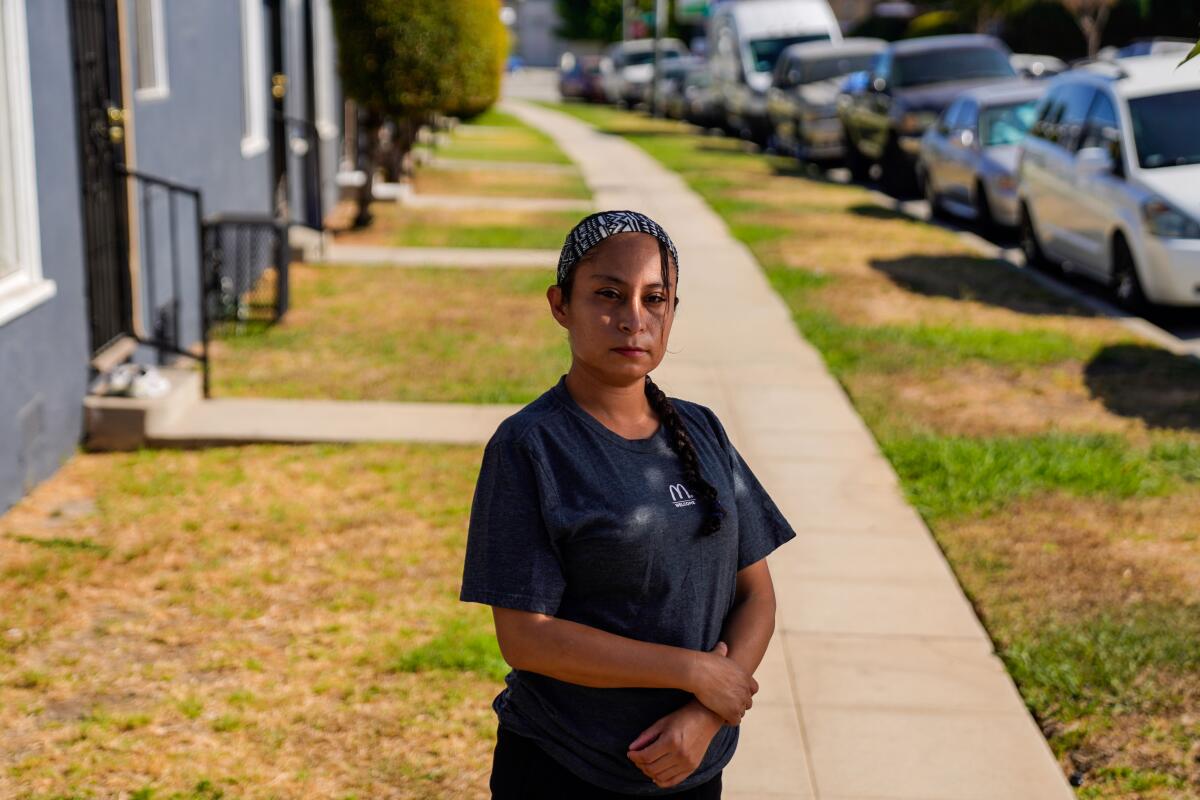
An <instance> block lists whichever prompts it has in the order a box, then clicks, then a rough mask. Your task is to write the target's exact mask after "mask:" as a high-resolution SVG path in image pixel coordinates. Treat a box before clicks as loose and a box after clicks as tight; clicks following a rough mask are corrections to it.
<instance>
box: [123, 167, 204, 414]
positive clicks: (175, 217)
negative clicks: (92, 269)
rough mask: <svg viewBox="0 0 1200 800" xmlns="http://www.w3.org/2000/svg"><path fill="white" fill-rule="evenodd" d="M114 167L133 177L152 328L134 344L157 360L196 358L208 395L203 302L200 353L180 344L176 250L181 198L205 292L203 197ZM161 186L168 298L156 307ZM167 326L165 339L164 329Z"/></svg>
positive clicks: (189, 189)
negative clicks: (188, 212)
mask: <svg viewBox="0 0 1200 800" xmlns="http://www.w3.org/2000/svg"><path fill="white" fill-rule="evenodd" d="M114 168H115V169H116V170H117V172H118V173H119V174H121V175H123V176H125V177H126V178H129V179H131V180H133V181H134V182H135V183H136V184H137V186H138V204H139V207H140V208H141V211H142V213H141V215H140V228H141V242H142V247H141V248H140V253H141V264H142V267H143V269H142V273H143V275H144V277H145V281H146V291H145V296H146V298H147V301H148V304H149V309H150V313H151V314H152V321H151V325H152V327H153V330H154V334H153V336H152V337H150V338H147V337H144V336H141V335H138V334H137V332H136V330H135V331H134V336H133V338H134V339H135V340H136V341H137V342H138V344H143V345H146V346H148V347H153V348H155V350H157V351H158V353H159V359H160V363H161V359H162V354H163V353H164V352H167V353H172V354H174V355H178V356H185V357H187V358H191V359H194V360H196V361H199V362H200V364H201V365H202V367H203V372H204V396H205V397H208V396H209V359H208V336H207V333H206V332H207V330H208V320H207V319H206V318H205V316H204V303H203V302H202V303H201V304H200V305H201V311H200V313H201V317H200V330H201V332H202V336H201V339H202V349H201V353H200V354H199V355H197V354H196V353H194V352H192V351H190V350H185V349H183V347H181V339H182V326H181V321H180V289H181V287H182V283H183V278H182V275H181V264H180V259H181V254H180V251H179V238H180V236H179V233H180V231H179V211H178V200H179V198H180V197H181V196H182V197H185V198H187V199H188V200H190V201H191V203H192V210H193V222H194V225H195V236H196V258H197V261H196V264H197V268H198V270H199V272H200V275H199V290H200V297H204V295H205V279H204V269H203V265H204V263H205V253H204V222H203V220H204V198H203V195H202V194H201V192H200V189H198V188H196V187H195V186H188V185H185V184H182V183H179V182H177V181H173V180H170V179H167V178H163V177H160V176H158V175H151V174H149V173H145V172H141V171H139V170H136V169H130V168H129V167H126V166H125V165H123V164H116V165H114ZM155 188H157V189H161V190H163V191H164V192H165V193H166V197H167V220H168V229H169V230H168V235H169V237H170V246H169V252H170V261H171V265H170V266H171V269H170V273H169V274H170V276H171V283H172V286H171V297H170V300H168V301H167V302H166V303H164V304H162V305H158V306H156V303H157V294H158V293H157V291H156V288H157V287H156V278H157V276H156V272H157V271H156V270H155V268H154V265H155V256H156V251H155V247H154V243H155V236H154V234H155V228H154V213H153V206H152V200H153V198H152V196H151V190H152V189H155ZM168 328H169V329H170V336H169V338H168V335H167V329H168Z"/></svg>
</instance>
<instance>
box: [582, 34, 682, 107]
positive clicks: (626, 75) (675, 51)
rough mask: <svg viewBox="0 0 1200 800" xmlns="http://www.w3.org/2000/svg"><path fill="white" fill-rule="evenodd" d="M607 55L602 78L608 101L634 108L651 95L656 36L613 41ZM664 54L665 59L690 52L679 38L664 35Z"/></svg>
mask: <svg viewBox="0 0 1200 800" xmlns="http://www.w3.org/2000/svg"><path fill="white" fill-rule="evenodd" d="M606 55H607V56H608V58H609V62H608V63H606V64H605V68H604V70H603V76H602V78H601V82H602V83H603V85H604V95H605V97H606V99H607V100H608V102H610V103H613V104H615V105H620V106H625V107H626V108H632V107H633V106H636V105H640V104H641V103H644V102H646V101H647V100H648V99H649V97H650V84H651V83H652V82H653V81H654V40H653V39H631V40H630V41H627V42H617V43H615V44H613V45H610V46H609V48H608V51H607V52H606ZM660 55H661V58H662V59H663V61H664V62H669V61H671V60H672V59H677V58H682V57H684V56H687V55H689V53H688V49H687V46H686V45H685V44H684V43H683V42H681V41H679V40H678V39H663V40H662V42H661V53H660Z"/></svg>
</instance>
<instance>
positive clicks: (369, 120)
mask: <svg viewBox="0 0 1200 800" xmlns="http://www.w3.org/2000/svg"><path fill="white" fill-rule="evenodd" d="M380 122H381V121H380V119H379V117H378V116H376V115H375V114H372V113H368V114H364V115H363V119H362V125H361V128H360V133H359V136H360V139H359V141H360V142H361V144H362V147H361V149H360V150H359V153H358V169H359V170H361V171H362V172H363V174H365V175H366V180H364V181H363V184H362V186H360V187H358V193H357V197H356V198H355V202H356V203H357V205H358V208H357V210H356V213H355V215H354V227H356V228H365V227H366V226H367V225H370V224H371V201H372V199H373V192H374V184H375V169H376V167H377V165H378V162H379V128H380Z"/></svg>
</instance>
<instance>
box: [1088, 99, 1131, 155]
mask: <svg viewBox="0 0 1200 800" xmlns="http://www.w3.org/2000/svg"><path fill="white" fill-rule="evenodd" d="M1085 147H1103V148H1104V149H1105V150H1107V151H1108V155H1109V157H1110V158H1111V159H1112V160H1113V166H1114V168H1118V167H1119V165H1120V164H1121V161H1122V159H1121V130H1120V128H1119V127H1118V125H1117V110H1116V109H1115V108H1114V107H1113V103H1112V100H1110V99H1108V95H1106V94H1105V93H1104V92H1097V93H1096V99H1095V100H1093V101H1092V107H1091V110H1089V111H1088V116H1087V123H1086V124H1085V125H1084V128H1083V135H1082V136H1081V137H1080V142H1079V149H1080V150H1082V149H1083V148H1085Z"/></svg>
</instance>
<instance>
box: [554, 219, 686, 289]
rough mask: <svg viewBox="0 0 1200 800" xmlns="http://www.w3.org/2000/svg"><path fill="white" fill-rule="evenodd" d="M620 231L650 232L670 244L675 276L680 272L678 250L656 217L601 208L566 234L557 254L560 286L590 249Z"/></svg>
mask: <svg viewBox="0 0 1200 800" xmlns="http://www.w3.org/2000/svg"><path fill="white" fill-rule="evenodd" d="M617 233H648V234H650V235H651V236H653V237H654V238H655V239H658V240H659V241H660V242H662V243H663V244H664V245H666V247H667V252H669V253H670V254H671V259H672V260H673V261H674V262H675V274H676V278H675V280H676V281H678V280H679V278H678V275H679V253H678V251H676V250H675V243H674V242H672V241H671V237H670V236H668V235H667V232H666V231H664V230H663V229H662V227H661V226H660V225H659V224H658V223H657V222H655V221H654V220H652V219H650V218H649V217H647V216H646V215H645V214H641V213H639V212H637V211H598V212H596V213H595V214H592V215H590V216H587V217H584V218H583V219H582V220H580V222H579V224H578V225H576V226H575V227H574V228H572V229H571V232H570V233H568V234H567V239H566V241H564V242H563V246H562V253H561V254H560V255H559V257H558V283H559V285H560V286H561V285H562V283H563V281H564V280H566V277H567V273H569V272H570V271H571V268H572V267H573V266H575V264H577V263H578V262H579V259H581V258H583V256H584V254H585V253H587V251H589V250H591V249H592V248H593V247H595V246H596V245H598V244H600V242H602V241H604V240H605V239H607V238H608V237H609V236H612V235H613V234H617Z"/></svg>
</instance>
